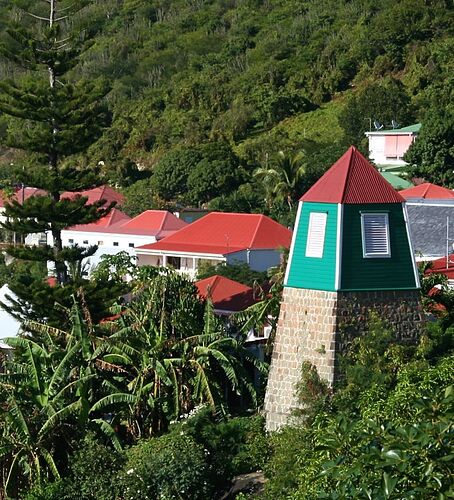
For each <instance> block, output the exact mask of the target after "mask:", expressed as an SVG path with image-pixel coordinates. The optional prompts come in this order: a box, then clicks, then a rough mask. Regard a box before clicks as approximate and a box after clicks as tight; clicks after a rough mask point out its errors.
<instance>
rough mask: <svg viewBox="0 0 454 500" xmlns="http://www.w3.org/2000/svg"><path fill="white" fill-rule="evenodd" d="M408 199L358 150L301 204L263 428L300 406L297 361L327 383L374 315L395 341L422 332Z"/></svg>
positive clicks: (283, 419)
mask: <svg viewBox="0 0 454 500" xmlns="http://www.w3.org/2000/svg"><path fill="white" fill-rule="evenodd" d="M418 288H419V278H418V272H417V268H416V264H415V260H414V255H413V250H412V247H411V242H410V236H409V230H408V224H407V216H406V208H405V200H404V199H403V198H402V197H401V196H400V195H399V193H397V191H395V190H394V188H393V187H392V186H391V185H390V184H388V182H386V181H385V180H384V179H383V177H382V176H381V175H380V174H379V173H378V172H377V170H376V169H375V168H374V167H373V166H372V165H371V164H370V163H369V162H368V161H367V160H366V158H364V156H363V155H362V154H361V153H360V152H359V151H358V150H357V149H356V148H355V147H353V146H352V147H350V149H349V150H348V151H347V152H346V153H345V154H344V155H343V156H342V157H341V158H340V159H339V160H338V161H337V162H336V163H335V164H334V165H333V166H332V167H331V168H330V169H329V170H328V171H327V172H326V173H325V174H324V175H323V177H321V179H319V181H318V182H316V183H315V184H314V185H313V186H312V187H311V188H310V189H309V191H307V192H306V194H305V195H304V196H303V197H302V198H301V200H300V203H299V207H298V213H297V217H296V222H295V230H294V233H293V239H292V244H291V248H290V255H289V262H288V266H287V271H286V276H285V282H284V292H283V298H282V303H281V312H280V317H279V325H278V329H277V333H276V339H275V345H274V351H273V356H272V362H271V369H270V374H269V379H268V386H267V391H266V397H265V413H266V419H267V428H268V429H269V430H274V429H277V428H279V427H280V426H281V425H283V424H285V422H286V420H287V418H288V416H289V415H290V413H291V411H292V409H294V408H296V407H297V406H298V403H297V401H296V399H295V397H294V391H295V383H296V382H297V381H298V380H299V379H300V370H301V364H302V362H303V360H307V361H310V362H311V363H312V364H314V365H315V366H316V368H317V370H318V373H319V374H320V376H321V377H322V378H325V379H326V380H328V382H329V383H330V384H333V382H334V381H335V379H336V377H337V375H338V373H337V359H338V354H339V353H340V352H341V351H342V349H343V347H345V345H346V343H347V342H348V341H349V340H351V338H352V336H356V335H360V334H365V333H367V317H368V315H369V312H370V311H372V310H374V311H376V312H377V313H378V315H379V316H380V317H382V318H383V319H384V320H385V321H387V322H388V323H389V324H390V325H391V326H392V327H393V329H394V330H395V331H396V335H397V337H398V339H399V340H401V341H412V340H414V339H415V338H416V337H417V336H418V335H419V333H420V330H421V322H422V312H421V307H420V302H419V292H418Z"/></svg>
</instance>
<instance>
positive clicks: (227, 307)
mask: <svg viewBox="0 0 454 500" xmlns="http://www.w3.org/2000/svg"><path fill="white" fill-rule="evenodd" d="M194 284H195V286H196V287H197V289H198V291H199V295H200V296H201V297H203V298H204V299H209V300H211V302H212V304H213V307H214V310H215V312H216V313H217V314H222V315H229V314H232V313H236V312H239V311H244V310H245V309H247V308H248V307H249V306H251V305H252V304H255V303H256V302H257V300H256V299H255V298H254V290H253V289H252V288H251V287H250V286H247V285H243V284H242V283H238V281H234V280H231V279H229V278H226V277H224V276H219V275H218V274H215V275H214V276H210V277H209V278H205V279H203V280H199V281H196V282H195V283H194Z"/></svg>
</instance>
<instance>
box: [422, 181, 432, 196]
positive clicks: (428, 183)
mask: <svg viewBox="0 0 454 500" xmlns="http://www.w3.org/2000/svg"><path fill="white" fill-rule="evenodd" d="M430 186H431V184H430V182H426V188H425V189H424V191H423V193H422V197H423V198H424V197H425V196H426V194H427V193H428V191H429V189H430Z"/></svg>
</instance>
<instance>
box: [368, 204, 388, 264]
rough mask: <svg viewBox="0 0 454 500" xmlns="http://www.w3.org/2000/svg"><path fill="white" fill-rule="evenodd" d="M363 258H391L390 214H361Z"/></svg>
mask: <svg viewBox="0 0 454 500" xmlns="http://www.w3.org/2000/svg"><path fill="white" fill-rule="evenodd" d="M361 230H362V236H363V257H391V247H390V244H389V220H388V214H361Z"/></svg>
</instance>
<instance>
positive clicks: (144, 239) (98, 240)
mask: <svg viewBox="0 0 454 500" xmlns="http://www.w3.org/2000/svg"><path fill="white" fill-rule="evenodd" d="M186 225H187V224H186V222H184V221H182V220H180V219H178V218H177V217H175V215H173V214H172V213H170V212H168V211H166V210H146V211H145V212H142V213H141V214H139V215H137V216H136V217H134V218H133V219H131V217H129V216H128V215H126V214H125V213H123V212H121V211H120V210H119V209H117V208H113V209H112V210H111V211H110V213H109V214H108V215H106V216H105V217H103V218H102V219H99V220H98V221H96V222H92V223H91V224H82V225H78V226H74V227H71V228H69V229H66V230H64V231H62V240H63V245H64V246H72V245H79V246H90V245H98V246H99V247H100V249H101V247H104V252H103V253H111V252H109V251H107V248H111V249H116V251H115V252H114V253H117V252H118V251H120V250H126V249H131V248H135V247H136V246H140V245H144V244H146V243H154V242H156V241H159V240H161V239H162V238H165V237H166V236H169V235H171V234H173V233H175V232H176V231H178V230H180V229H182V228H184V227H185V226H186ZM49 243H50V244H51V242H49ZM101 251H102V249H101Z"/></svg>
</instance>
